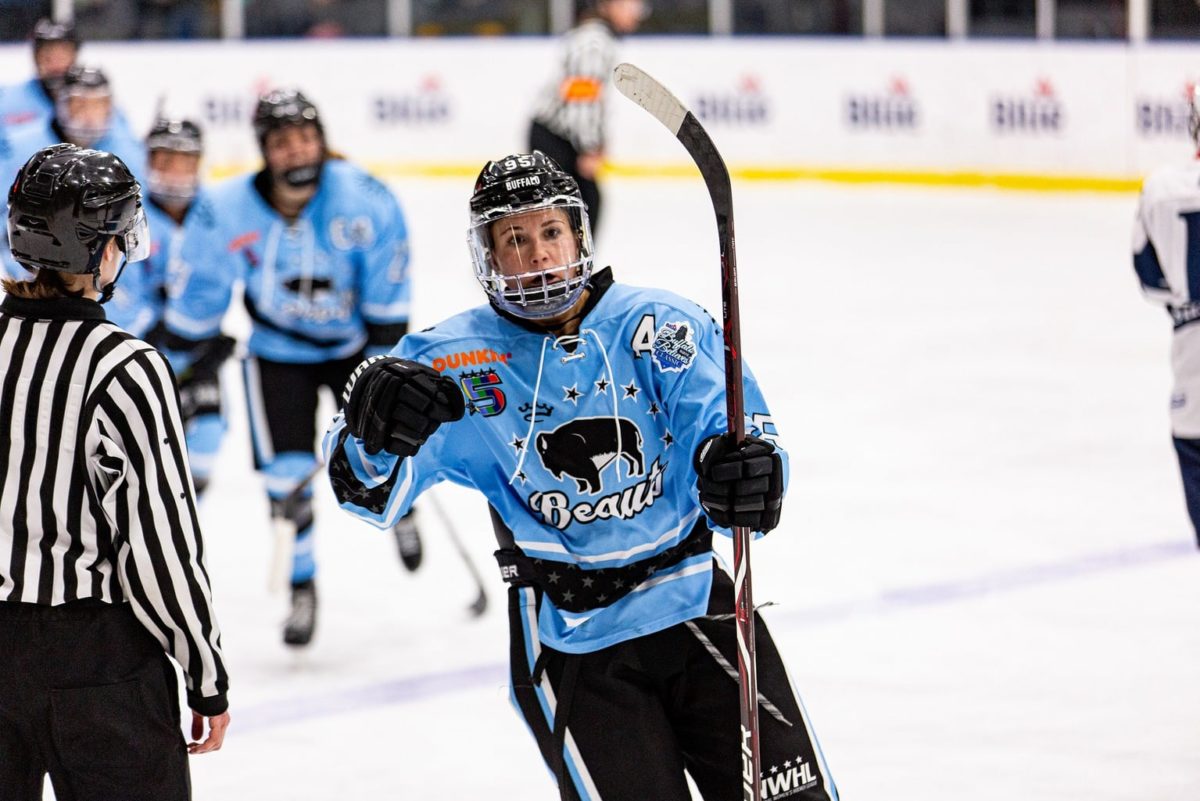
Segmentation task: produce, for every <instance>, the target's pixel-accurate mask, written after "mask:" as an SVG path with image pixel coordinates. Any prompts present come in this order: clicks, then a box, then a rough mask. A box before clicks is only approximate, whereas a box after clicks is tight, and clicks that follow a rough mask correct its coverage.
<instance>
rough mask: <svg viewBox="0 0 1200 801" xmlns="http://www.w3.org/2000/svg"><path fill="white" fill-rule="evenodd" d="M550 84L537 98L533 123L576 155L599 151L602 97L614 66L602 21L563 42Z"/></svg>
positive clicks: (611, 38) (612, 43)
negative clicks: (568, 146)
mask: <svg viewBox="0 0 1200 801" xmlns="http://www.w3.org/2000/svg"><path fill="white" fill-rule="evenodd" d="M564 45H565V49H564V51H563V54H562V60H561V61H560V63H559V68H558V72H557V73H556V74H555V75H554V80H553V81H552V82H551V83H550V84H548V85H547V86H546V87H545V88H544V89H543V90H542V94H541V95H540V97H539V98H538V107H537V112H536V113H535V114H534V119H535V120H536V121H537V122H540V123H541V124H542V125H544V126H546V127H547V128H548V129H550V131H551V132H553V133H555V134H557V135H558V136H561V137H562V138H563V139H566V140H568V141H569V142H570V143H571V144H572V145H574V146H575V149H576V150H577V151H578V152H580V153H594V152H596V151H599V150H603V149H604V97H605V90H606V88H607V86H608V82H609V79H610V77H611V76H612V71H613V68H614V67H615V66H616V65H617V40H616V36H615V35H614V34H613V32H612V28H610V27H609V26H608V24H607V23H605V22H604V21H603V20H599V19H591V20H588V21H587V22H584V23H582V24H580V25H579V26H577V27H575V28H572V29H571V30H570V31H568V32H567V33H566V35H565V36H564Z"/></svg>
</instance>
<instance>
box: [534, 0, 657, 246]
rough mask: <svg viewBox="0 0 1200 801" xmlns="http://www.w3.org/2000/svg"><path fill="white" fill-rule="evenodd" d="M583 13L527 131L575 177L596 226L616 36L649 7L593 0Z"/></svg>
mask: <svg viewBox="0 0 1200 801" xmlns="http://www.w3.org/2000/svg"><path fill="white" fill-rule="evenodd" d="M590 8H591V11H590V13H589V14H588V16H587V18H586V19H585V20H584V22H582V23H581V24H580V25H578V26H577V27H575V28H572V29H571V30H570V31H568V32H567V34H566V35H565V37H564V38H563V52H562V58H561V61H560V62H559V64H558V68H557V69H556V71H555V73H554V75H553V79H552V80H551V82H550V83H548V84H547V85H546V87H545V88H544V89H543V90H542V94H541V96H540V98H539V100H538V109H537V112H536V113H535V114H534V118H533V124H532V125H531V126H530V130H529V149H530V150H540V151H541V152H543V153H545V154H546V155H547V156H550V158H552V159H554V161H555V162H557V163H558V164H559V165H560V166H561V167H562V168H563V169H564V170H566V171H567V172H568V173H569V174H570V175H571V176H573V177H574V178H575V182H576V183H577V184H579V190H580V192H581V193H582V194H583V202H584V203H586V204H587V209H588V214H589V215H590V216H591V220H592V228H593V230H598V229H599V227H600V211H601V205H600V200H601V198H600V188H599V185H598V184H597V181H598V173H599V171H600V167H601V165H602V164H603V163H604V147H605V115H606V105H605V104H606V99H607V96H608V89H609V82H610V79H611V76H612V71H613V67H615V66H616V65H617V42H616V37H617V36H618V35H623V34H628V33H633V32H634V31H636V30H637V29H638V26H639V25H641V23H642V20H643V19H645V18H646V14H647V13H648V12H649V4H648V3H646V2H644V0H594V2H593V3H592V4H590Z"/></svg>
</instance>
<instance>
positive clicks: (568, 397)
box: [563, 384, 583, 406]
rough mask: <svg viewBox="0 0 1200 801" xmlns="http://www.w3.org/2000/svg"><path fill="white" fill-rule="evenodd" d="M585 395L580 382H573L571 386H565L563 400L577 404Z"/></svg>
mask: <svg viewBox="0 0 1200 801" xmlns="http://www.w3.org/2000/svg"><path fill="white" fill-rule="evenodd" d="M581 397H583V393H582V392H580V391H579V384H572V385H571V386H569V387H563V400H564V401H570V402H571V403H573V404H575V405H576V406H578V405H579V399H580V398H581Z"/></svg>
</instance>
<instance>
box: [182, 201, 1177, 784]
mask: <svg viewBox="0 0 1200 801" xmlns="http://www.w3.org/2000/svg"><path fill="white" fill-rule="evenodd" d="M470 184H471V182H470V180H469V179H463V180H461V181H457V182H456V181H444V180H443V181H428V182H426V181H416V180H408V181H400V182H397V183H396V189H397V191H398V192H399V193H400V194H401V197H402V199H403V200H404V201H405V206H406V210H407V213H408V214H409V223H410V229H411V231H412V232H413V243H414V260H413V274H414V276H415V281H416V285H415V295H414V308H415V315H414V317H415V323H416V326H417V327H418V328H420V327H423V326H425V325H428V324H431V323H433V322H436V321H437V320H439V319H441V318H443V317H445V316H448V315H450V314H452V313H454V312H455V311H457V310H460V309H462V308H465V307H467V306H468V305H474V304H477V303H479V302H480V301H481V298H482V295H481V293H480V291H479V290H478V288H477V287H476V285H475V283H474V280H473V278H472V276H471V271H470V266H469V261H468V256H467V250H466V247H465V245H464V231H465V221H466V216H465V200H466V197H467V196H468V194H469V192H470V188H471V186H470ZM735 203H736V213H737V220H736V221H737V233H738V240H737V244H738V255H739V262H740V265H741V278H742V280H741V291H742V303H743V319H744V322H743V325H744V351H745V354H746V357H747V359H748V361H749V363H750V364H751V365H752V366H753V368H754V370H755V372H756V373H757V375H758V377H759V379H760V381H761V383H762V384H763V386H764V389H765V392H766V395H767V397H768V399H769V401H770V402H771V404H772V406H773V412H774V415H775V418H776V420H777V422H778V424H779V429H780V431H781V432H782V434H783V436H784V438H785V442H786V444H787V445H788V447H789V448H790V450H791V454H792V484H791V487H792V489H791V493H790V495H789V498H788V502H787V504H786V505H785V514H784V521H783V524H782V526H781V528H780V529H779V530H777V531H776V532H775V533H774V534H772V535H771V536H770V537H768V538H767V539H765V540H763V541H761V542H760V543H758V544H757V545H756V546H755V550H754V554H753V555H754V576H755V595H756V599H757V600H758V601H759V602H765V601H774V602H776V604H777V606H776V607H774V608H773V609H771V610H768V612H767V613H766V614H767V617H768V621H769V623H770V625H771V627H772V631H773V634H774V636H775V637H776V639H777V641H778V642H779V644H780V647H781V648H782V650H783V651H784V653H785V656H786V658H787V660H788V662H789V665H790V667H791V670H792V673H793V678H794V680H795V682H796V684H797V686H798V688H799V690H800V693H801V695H802V696H803V698H804V700H805V702H806V704H807V707H808V711H809V713H810V714H811V717H812V720H813V722H814V724H815V726H816V729H817V733H818V735H819V737H820V739H821V743H822V745H823V747H824V750H825V754H826V756H827V758H828V760H829V763H830V765H831V767H832V769H833V771H834V775H835V778H836V780H837V782H838V784H839V785H840V789H841V792H842V794H843V797H844V798H846V799H859V800H864V801H865V800H866V799H887V801H907V800H909V799H911V800H912V801H917V800H918V799H919V801H943V800H944V801H963V799H970V800H971V801H992V800H993V799H994V800H995V801H1011V799H1013V798H1020V799H1023V801H1051V800H1053V801H1061V800H1064V799H1072V800H1074V799H1088V801H1116V800H1117V799H1122V800H1127V801H1149V800H1153V801H1175V800H1177V799H1178V800H1180V801H1187V800H1188V799H1195V798H1200V625H1198V624H1197V618H1198V617H1200V557H1198V555H1197V554H1196V553H1194V546H1193V545H1192V544H1191V543H1192V533H1191V530H1190V527H1189V524H1188V521H1187V518H1186V515H1185V512H1184V507H1183V500H1182V496H1181V490H1180V487H1179V480H1178V476H1177V473H1176V467H1175V464H1174V456H1173V453H1172V450H1171V442H1170V433H1169V429H1168V423H1167V398H1168V394H1169V386H1170V375H1169V369H1168V347H1169V339H1170V325H1169V323H1168V320H1167V317H1166V316H1165V315H1164V314H1163V313H1162V312H1159V311H1156V310H1155V309H1154V308H1152V307H1151V306H1149V305H1148V304H1146V303H1144V301H1142V300H1141V298H1140V297H1139V293H1138V290H1137V285H1136V281H1135V279H1134V276H1133V272H1132V269H1131V267H1130V263H1129V255H1128V245H1129V224H1130V220H1131V215H1132V213H1133V208H1134V198H1133V197H1131V196H1087V195H1043V194H1017V193H998V192H990V191H960V190H941V189H917V188H885V187H874V186H862V187H846V186H832V185H821V184H802V185H780V184H776V185H772V184H741V185H737V186H735ZM599 252H600V259H601V262H602V263H604V264H609V263H611V264H612V265H614V267H615V270H616V275H617V277H618V278H619V279H620V280H623V281H626V282H629V283H635V284H642V285H657V286H663V287H667V288H670V289H673V290H675V291H677V292H679V293H681V294H685V295H688V296H691V297H693V298H695V299H696V300H699V301H701V302H702V303H704V304H705V305H706V306H708V308H710V309H711V310H713V312H714V314H717V315H719V313H720V295H719V291H720V290H719V287H720V285H719V267H718V262H717V256H716V234H715V225H714V223H713V220H712V215H711V211H710V209H709V207H708V202H707V198H706V196H705V193H704V189H703V186H702V184H700V182H699V180H698V179H697V180H695V181H691V180H680V181H670V182H652V181H644V180H643V181H639V180H626V181H618V180H614V181H612V182H610V183H609V184H608V186H607V188H606V204H605V219H604V221H603V226H602V230H601V231H600V247H599ZM240 324H241V323H237V322H234V323H233V325H234V327H237V326H238V325H240ZM229 378H230V385H231V386H230V388H231V390H232V395H233V398H234V401H233V403H231V408H232V410H233V412H234V417H233V421H232V430H231V432H230V435H229V438H228V439H227V441H226V446H225V449H224V450H223V452H222V455H221V458H220V466H219V469H218V470H217V473H216V476H215V478H214V480H213V482H212V486H211V489H210V494H209V497H208V498H207V499H206V500H205V503H204V506H203V509H202V520H203V523H204V525H205V532H206V537H207V541H208V547H209V567H210V572H211V574H212V577H213V582H214V585H215V592H216V603H217V611H218V614H219V615H220V619H221V623H222V626H223V627H224V630H225V647H226V652H227V654H228V658H229V663H230V670H231V675H232V681H233V689H232V692H231V696H230V697H231V702H232V707H231V711H232V716H233V725H232V728H231V730H230V732H229V736H228V739H227V741H226V746H225V749H224V750H223V751H221V752H220V753H218V754H215V755H208V756H203V757H199V758H196V759H194V760H193V762H192V766H193V780H194V785H195V796H196V798H197V799H225V800H226V801H232V800H235V799H255V801H257V800H258V799H288V800H289V801H304V800H307V799H312V800H313V801H316V800H317V799H320V801H326V800H327V799H367V798H390V799H421V800H422V801H438V800H441V799H444V800H445V801H462V800H463V799H472V798H512V799H522V800H523V801H524V800H526V799H528V800H529V801H535V800H536V799H545V800H546V801H551V799H555V798H557V797H558V796H557V793H556V791H555V789H554V787H553V785H552V783H551V781H550V779H549V777H548V775H547V773H546V771H545V769H544V768H543V767H542V764H541V761H540V759H539V757H538V754H537V750H536V748H535V747H534V745H533V741H532V739H531V738H530V737H529V736H528V734H527V732H526V731H525V729H524V726H523V724H522V722H521V721H520V719H519V718H518V717H517V716H516V714H515V713H514V712H513V711H512V710H511V708H510V706H509V703H508V691H507V687H506V665H505V660H506V654H507V620H506V614H505V598H504V588H503V585H502V584H501V582H500V581H499V579H498V577H497V576H496V574H495V570H494V568H493V567H492V562H491V561H490V552H491V551H492V550H493V548H494V543H493V540H492V535H491V532H490V528H489V524H488V519H487V514H486V507H485V505H484V502H483V501H482V499H480V498H478V497H475V496H473V495H472V494H471V493H469V492H467V491H465V490H460V489H458V488H454V487H444V488H439V490H437V492H439V494H440V498H441V501H442V502H443V503H444V504H445V505H446V506H447V507H448V508H449V509H450V510H451V514H452V515H453V518H454V521H455V524H456V526H457V527H458V529H459V531H460V533H461V535H462V537H463V538H464V540H465V541H466V542H467V544H468V547H469V548H470V550H471V553H472V556H473V558H474V559H475V560H476V562H477V563H478V564H479V566H480V567H481V569H484V571H485V575H486V579H487V582H488V591H489V593H490V595H491V608H490V609H489V611H488V613H487V614H486V616H484V617H483V618H482V619H481V620H478V621H474V622H472V621H469V620H468V619H467V614H466V606H467V604H468V603H469V602H470V601H471V599H472V598H473V596H474V591H473V588H472V586H471V583H470V581H469V579H468V578H467V574H466V571H465V570H464V569H463V567H462V565H461V563H460V561H459V559H458V557H457V555H456V554H455V552H454V550H453V549H452V547H451V546H450V544H449V543H448V542H447V541H446V539H445V537H444V532H443V530H442V529H441V528H440V526H439V524H438V520H437V517H436V516H435V515H434V514H432V510H431V509H429V508H428V506H426V508H425V510H424V512H423V513H422V518H421V526H422V531H423V532H424V535H425V541H426V548H427V553H426V560H425V565H424V566H423V567H422V568H421V570H420V572H418V573H416V574H415V575H410V574H407V573H405V572H404V571H403V569H402V568H401V566H400V564H399V561H398V559H397V557H396V555H395V546H394V543H393V541H392V539H391V537H390V536H389V535H387V534H385V533H382V532H377V531H375V530H373V529H371V528H369V527H367V526H365V525H363V524H360V523H357V522H355V521H354V520H352V519H351V518H350V517H349V516H347V515H344V514H342V513H340V512H338V511H337V510H336V509H335V508H334V505H333V502H332V498H331V495H330V493H329V492H328V490H327V489H326V488H325V487H322V488H321V489H320V492H319V494H318V498H317V514H318V531H319V533H318V543H317V550H318V559H319V564H320V575H319V580H318V581H319V588H320V602H321V607H320V619H319V623H318V630H317V636H316V640H315V643H314V644H313V646H312V647H311V648H310V649H308V650H307V651H306V652H304V653H302V654H296V653H294V652H291V651H288V650H285V648H284V646H283V645H282V644H281V643H280V635H279V623H280V621H281V619H282V617H283V614H284V607H283V601H282V599H276V598H272V597H271V596H269V595H268V594H267V591H266V579H267V549H268V544H269V539H270V537H269V531H268V527H267V524H266V505H265V502H264V501H263V499H262V497H261V495H262V493H261V489H260V484H259V482H258V480H257V478H256V477H254V476H253V474H252V472H251V469H250V452H249V446H248V443H247V436H246V428H245V415H244V406H243V404H242V401H241V397H240V394H239V393H240V383H239V381H238V378H237V374H236V373H235V372H234V371H233V370H232V369H231V370H230V372H229ZM731 725H733V723H732V721H731ZM647 801H653V800H652V799H647Z"/></svg>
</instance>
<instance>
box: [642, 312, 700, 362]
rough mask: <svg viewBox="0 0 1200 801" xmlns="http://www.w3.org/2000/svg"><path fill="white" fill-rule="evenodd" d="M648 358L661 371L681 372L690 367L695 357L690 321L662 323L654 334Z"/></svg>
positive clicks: (694, 342) (694, 344) (694, 343)
mask: <svg viewBox="0 0 1200 801" xmlns="http://www.w3.org/2000/svg"><path fill="white" fill-rule="evenodd" d="M650 358H651V359H653V360H654V363H655V364H657V365H658V369H660V370H662V371H663V372H668V373H681V372H683V371H684V370H686V369H688V368H689V367H691V366H692V362H693V361H695V359H696V341H695V340H694V339H693V338H692V326H691V323H686V322H681V323H664V324H663V327H662V328H660V329H658V333H657V334H655V335H654V345H653V346H652V347H651V350H650Z"/></svg>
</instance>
